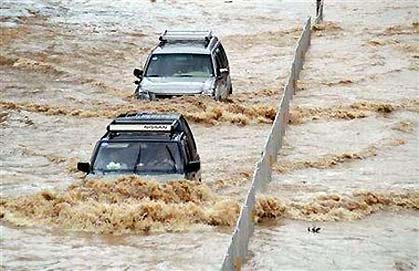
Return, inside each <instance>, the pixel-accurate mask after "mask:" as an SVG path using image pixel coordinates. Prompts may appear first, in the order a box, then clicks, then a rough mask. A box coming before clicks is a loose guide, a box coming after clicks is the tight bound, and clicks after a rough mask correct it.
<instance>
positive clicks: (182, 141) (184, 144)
mask: <svg viewBox="0 0 419 271" xmlns="http://www.w3.org/2000/svg"><path fill="white" fill-rule="evenodd" d="M181 144H182V148H183V151H184V152H185V154H186V159H185V163H187V162H188V161H191V160H193V158H192V157H191V152H190V151H189V148H188V143H187V142H186V139H185V137H183V138H182V140H181Z"/></svg>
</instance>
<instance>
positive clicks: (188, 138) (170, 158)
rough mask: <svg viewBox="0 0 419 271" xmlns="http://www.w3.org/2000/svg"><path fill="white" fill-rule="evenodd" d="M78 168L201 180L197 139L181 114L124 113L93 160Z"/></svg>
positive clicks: (92, 173)
mask: <svg viewBox="0 0 419 271" xmlns="http://www.w3.org/2000/svg"><path fill="white" fill-rule="evenodd" d="M77 167H78V169H79V170H81V171H84V172H86V173H87V174H88V175H90V176H103V175H115V174H136V175H143V176H153V177H154V178H155V179H167V180H169V179H179V178H186V179H190V180H200V158H199V155H198V152H197V148H196V144H195V140H194V137H193V135H192V132H191V130H190V128H189V125H188V123H187V122H186V120H185V118H184V117H183V116H182V115H180V114H163V113H133V114H124V115H120V116H119V117H117V118H116V119H114V120H113V121H112V122H111V123H110V124H109V125H108V127H107V132H106V133H105V135H104V136H103V137H102V138H101V139H100V140H99V141H98V142H97V143H96V146H95V148H94V150H93V154H92V157H91V159H90V163H78V165H77ZM162 177H166V178H162Z"/></svg>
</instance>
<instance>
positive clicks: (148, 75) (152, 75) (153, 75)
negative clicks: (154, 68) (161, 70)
mask: <svg viewBox="0 0 419 271" xmlns="http://www.w3.org/2000/svg"><path fill="white" fill-rule="evenodd" d="M146 77H160V75H158V74H147V76H146Z"/></svg>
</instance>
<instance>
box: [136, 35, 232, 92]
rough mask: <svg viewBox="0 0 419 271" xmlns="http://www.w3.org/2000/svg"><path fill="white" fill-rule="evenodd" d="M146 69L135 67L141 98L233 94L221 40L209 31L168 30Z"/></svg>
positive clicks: (150, 57) (153, 51) (149, 58)
mask: <svg viewBox="0 0 419 271" xmlns="http://www.w3.org/2000/svg"><path fill="white" fill-rule="evenodd" d="M159 40H160V43H159V44H158V45H157V46H156V47H155V48H154V49H153V50H152V52H151V54H150V55H149V57H148V59H147V62H146V64H145V67H144V71H143V70H139V69H134V75H135V76H136V77H137V78H138V79H139V80H137V81H135V83H136V84H137V88H136V89H135V96H136V97H137V98H139V99H154V98H159V97H171V96H180V95H197V94H204V95H208V96H211V97H213V98H214V99H215V100H223V99H226V98H227V97H228V95H230V94H232V92H233V88H232V86H231V78H230V67H229V64H228V59H227V55H226V53H225V51H224V48H223V46H222V44H221V42H220V40H219V39H218V38H217V37H216V36H213V35H212V33H211V32H210V31H209V32H208V31H167V30H166V31H165V32H164V33H163V34H162V35H161V36H160V38H159Z"/></svg>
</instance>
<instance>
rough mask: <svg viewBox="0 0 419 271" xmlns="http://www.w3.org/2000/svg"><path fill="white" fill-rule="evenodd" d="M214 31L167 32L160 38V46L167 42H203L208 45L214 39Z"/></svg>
mask: <svg viewBox="0 0 419 271" xmlns="http://www.w3.org/2000/svg"><path fill="white" fill-rule="evenodd" d="M212 37H213V36H212V31H172V30H171V31H168V30H165V31H164V32H163V33H162V34H161V35H160V37H159V40H160V45H162V44H165V43H167V42H181V41H203V42H206V45H208V43H209V42H210V41H211V39H212Z"/></svg>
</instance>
